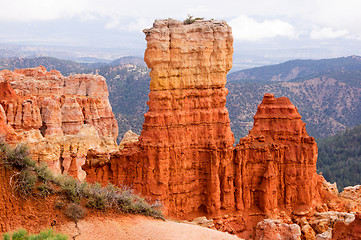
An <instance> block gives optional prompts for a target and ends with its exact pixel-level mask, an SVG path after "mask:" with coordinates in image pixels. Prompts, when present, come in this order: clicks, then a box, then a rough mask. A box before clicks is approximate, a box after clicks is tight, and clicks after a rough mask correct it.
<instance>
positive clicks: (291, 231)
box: [254, 219, 301, 240]
mask: <svg viewBox="0 0 361 240" xmlns="http://www.w3.org/2000/svg"><path fill="white" fill-rule="evenodd" d="M254 239H256V240H301V230H300V227H299V226H298V225H297V224H286V223H282V222H280V221H277V220H270V219H265V220H263V221H261V222H259V223H258V224H257V227H256V236H255V238H254Z"/></svg>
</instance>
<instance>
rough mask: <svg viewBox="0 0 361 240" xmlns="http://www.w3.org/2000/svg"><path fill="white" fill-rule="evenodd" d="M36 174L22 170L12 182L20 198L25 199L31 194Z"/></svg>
mask: <svg viewBox="0 0 361 240" xmlns="http://www.w3.org/2000/svg"><path fill="white" fill-rule="evenodd" d="M37 179H38V178H37V176H36V174H35V173H34V172H33V171H31V170H30V169H24V170H23V171H21V172H20V173H19V174H18V176H17V177H16V178H15V181H14V186H13V187H14V189H15V190H16V192H18V193H19V195H20V196H21V197H24V198H26V197H27V196H29V195H31V194H32V191H33V190H34V188H35V184H36V182H37Z"/></svg>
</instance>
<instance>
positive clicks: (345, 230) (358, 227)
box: [332, 214, 361, 240]
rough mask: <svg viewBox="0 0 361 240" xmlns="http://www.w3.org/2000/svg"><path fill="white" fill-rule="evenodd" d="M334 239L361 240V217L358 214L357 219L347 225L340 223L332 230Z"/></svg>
mask: <svg viewBox="0 0 361 240" xmlns="http://www.w3.org/2000/svg"><path fill="white" fill-rule="evenodd" d="M332 239H353V240H360V239H361V215H360V214H357V215H356V219H355V220H354V221H353V222H351V223H349V224H347V223H346V222H338V223H336V224H335V226H334V228H333V230H332Z"/></svg>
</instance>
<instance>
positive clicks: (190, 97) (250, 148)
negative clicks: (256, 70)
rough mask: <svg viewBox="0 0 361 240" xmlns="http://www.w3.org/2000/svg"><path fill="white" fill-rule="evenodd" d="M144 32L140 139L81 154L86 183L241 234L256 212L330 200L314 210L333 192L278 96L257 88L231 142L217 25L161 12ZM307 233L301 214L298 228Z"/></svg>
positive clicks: (308, 210)
mask: <svg viewBox="0 0 361 240" xmlns="http://www.w3.org/2000/svg"><path fill="white" fill-rule="evenodd" d="M144 32H145V34H146V39H147V41H148V45H147V50H146V52H145V61H146V63H147V65H148V67H149V68H151V73H150V75H151V83H150V90H151V92H150V94H149V101H148V106H149V111H148V112H147V113H146V114H145V116H144V117H145V122H144V124H143V130H142V132H141V135H140V137H139V141H138V142H134V143H126V144H124V148H123V149H121V150H119V151H118V152H114V153H110V154H109V153H98V152H96V151H94V150H92V151H89V152H88V155H87V159H86V163H85V164H84V166H83V169H84V170H85V171H86V172H87V181H100V182H102V183H104V184H107V183H108V182H111V183H113V184H116V185H120V186H124V185H126V186H131V187H132V188H134V189H135V190H136V191H137V192H138V193H141V194H142V195H144V196H148V197H150V198H152V199H153V200H160V201H161V202H162V204H163V205H164V210H165V213H166V214H168V215H170V216H175V217H180V218H193V217H199V216H208V217H212V218H213V219H214V222H215V226H216V227H217V228H218V229H222V230H223V231H228V232H230V233H236V234H239V233H240V232H242V233H244V234H243V235H242V234H241V235H240V236H242V237H244V236H247V234H250V233H251V232H252V231H253V230H252V227H253V226H255V225H256V224H257V223H258V222H259V221H261V220H263V219H264V218H267V217H269V218H276V219H277V218H278V219H281V220H284V221H285V222H287V223H292V217H294V218H302V217H305V216H312V214H313V213H314V211H315V208H318V209H321V210H322V209H324V210H323V211H329V210H331V209H333V207H334V206H336V205H337V203H336V202H335V204H336V205H332V204H331V205H330V206H329V207H327V206H326V207H322V206H323V205H322V204H324V203H325V202H327V203H328V202H329V201H331V200H332V199H336V198H337V196H336V195H335V193H333V192H332V191H331V190H330V189H329V188H327V186H328V185H327V184H326V185H325V180H324V179H323V177H322V176H321V175H318V174H317V173H316V161H317V144H316V142H315V140H314V138H312V137H310V136H308V134H307V132H306V129H305V123H303V121H302V120H301V116H300V114H299V113H298V111H297V108H296V107H295V106H294V105H293V104H292V103H291V102H290V101H289V100H288V99H287V98H285V97H281V98H275V97H274V96H273V95H271V94H266V95H265V96H264V99H263V101H262V103H261V104H260V105H259V107H258V111H257V113H256V115H255V117H254V120H255V122H254V126H253V129H252V130H251V131H250V133H249V135H248V136H246V137H245V138H243V139H241V140H240V142H239V144H237V146H233V144H234V138H233V134H232V132H231V129H230V125H229V117H228V111H227V109H226V108H225V102H226V95H227V89H226V88H225V83H226V74H227V72H228V71H229V70H230V67H231V61H232V50H233V49H232V36H231V30H230V28H229V27H228V25H227V24H226V23H225V22H223V21H213V20H211V21H196V22H195V23H193V24H189V25H184V24H183V23H182V22H179V21H175V20H171V19H168V20H160V21H156V22H155V23H154V25H153V28H151V29H147V30H144ZM337 206H338V205H337ZM325 208H327V209H326V210H325ZM340 209H341V208H340ZM308 230H309V231H308ZM311 230H312V231H313V229H312V228H311V227H310V224H309V223H308V222H307V221H306V222H305V224H304V227H303V231H304V232H307V231H308V233H310V234H312V231H311ZM326 230H327V229H326ZM277 231H278V230H277Z"/></svg>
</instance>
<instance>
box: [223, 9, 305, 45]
mask: <svg viewBox="0 0 361 240" xmlns="http://www.w3.org/2000/svg"><path fill="white" fill-rule="evenodd" d="M229 24H230V26H231V27H232V30H233V36H234V38H235V39H238V40H241V41H257V40H261V39H266V38H274V37H286V38H290V39H295V38H297V37H298V36H297V33H296V30H295V28H294V27H293V26H292V25H291V24H289V23H287V22H284V21H281V20H278V19H276V20H264V21H262V22H258V21H256V20H255V19H253V18H250V17H248V16H245V15H241V16H239V17H237V18H234V19H232V20H231V21H230V22H229Z"/></svg>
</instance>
